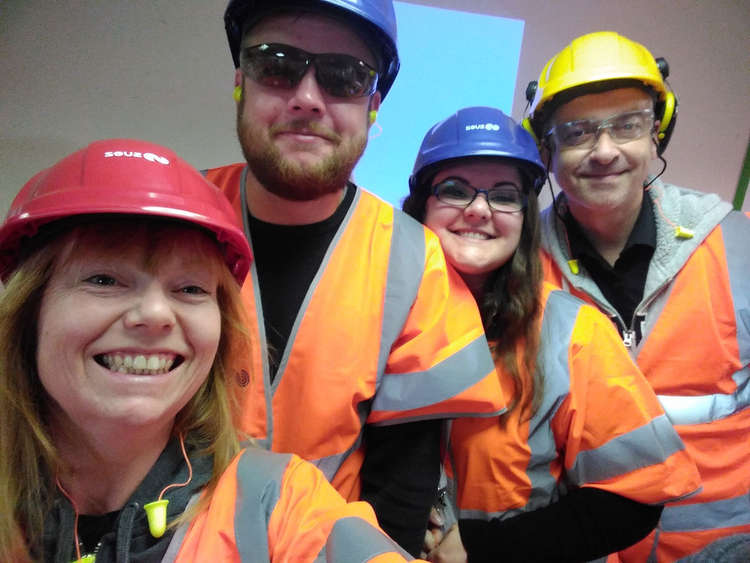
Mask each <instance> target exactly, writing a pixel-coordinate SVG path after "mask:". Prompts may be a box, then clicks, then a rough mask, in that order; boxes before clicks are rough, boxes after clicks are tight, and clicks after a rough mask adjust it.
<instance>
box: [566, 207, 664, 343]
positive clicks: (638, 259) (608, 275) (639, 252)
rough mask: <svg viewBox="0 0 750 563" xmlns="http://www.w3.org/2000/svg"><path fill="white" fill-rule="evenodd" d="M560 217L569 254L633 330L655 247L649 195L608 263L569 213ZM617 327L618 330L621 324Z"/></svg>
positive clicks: (654, 231) (654, 227)
mask: <svg viewBox="0 0 750 563" xmlns="http://www.w3.org/2000/svg"><path fill="white" fill-rule="evenodd" d="M564 221H565V226H566V228H567V230H568V240H569V242H570V253H571V255H572V257H573V258H576V259H578V260H579V262H580V263H581V265H582V266H583V267H585V268H586V270H587V271H588V273H589V274H590V275H591V277H592V279H593V280H594V282H596V285H598V286H599V289H600V290H601V291H602V293H603V294H604V297H606V298H607V301H609V302H610V303H611V304H612V306H613V307H614V308H615V309H616V310H617V312H618V313H620V316H621V317H622V319H623V321H625V323H626V324H627V325H628V327H633V326H635V329H636V331H637V332H640V330H639V329H640V327H639V326H637V325H638V324H640V323H634V322H633V314H634V313H635V308H636V307H637V306H638V304H639V303H640V302H641V299H643V289H644V287H645V286H646V275H647V274H648V266H649V263H650V262H651V257H652V256H653V255H654V249H655V248H656V223H655V222H654V210H653V209H652V207H651V200H650V199H649V197H648V196H646V195H645V194H644V196H643V203H642V204H641V211H640V213H638V218H637V219H636V221H635V225H633V230H632V231H631V232H630V236H629V237H628V240H627V242H626V243H625V248H623V250H622V252H621V253H620V256H619V257H618V258H617V261H616V262H615V265H614V266H610V265H609V263H608V262H607V261H606V260H605V259H604V258H602V256H601V254H599V253H598V252H597V251H596V249H595V248H594V246H593V245H592V244H591V241H589V239H588V238H587V237H586V235H585V234H584V232H583V230H582V228H581V227H580V225H579V224H578V222H577V221H576V220H575V219H574V218H573V216H572V215H571V214H570V213H567V214H566V215H565V219H564ZM618 328H619V329H620V330H622V327H618ZM638 339H640V334H638Z"/></svg>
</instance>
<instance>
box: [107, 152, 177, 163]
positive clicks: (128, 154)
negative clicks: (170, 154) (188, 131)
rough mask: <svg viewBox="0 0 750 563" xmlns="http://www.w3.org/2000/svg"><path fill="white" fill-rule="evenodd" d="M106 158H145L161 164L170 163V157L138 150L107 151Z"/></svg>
mask: <svg viewBox="0 0 750 563" xmlns="http://www.w3.org/2000/svg"><path fill="white" fill-rule="evenodd" d="M104 158H143V159H145V160H148V161H149V162H158V163H159V164H169V159H168V158H166V157H163V156H159V155H158V154H154V153H152V152H143V153H142V152H137V151H105V152H104Z"/></svg>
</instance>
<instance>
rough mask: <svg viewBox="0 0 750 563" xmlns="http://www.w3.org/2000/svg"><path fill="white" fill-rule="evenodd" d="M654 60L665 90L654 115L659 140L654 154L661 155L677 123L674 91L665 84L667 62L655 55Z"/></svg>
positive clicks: (667, 73)
mask: <svg viewBox="0 0 750 563" xmlns="http://www.w3.org/2000/svg"><path fill="white" fill-rule="evenodd" d="M654 60H655V62H656V66H657V67H658V69H659V74H661V77H662V80H663V81H664V88H665V89H666V90H667V93H666V95H665V96H664V101H663V102H659V103H658V104H657V107H656V109H657V116H656V117H657V119H658V120H659V131H657V137H658V140H659V142H658V144H657V146H656V154H658V155H660V156H661V153H663V152H664V149H666V148H667V143H669V139H670V137H672V132H673V131H674V126H675V123H677V96H675V95H674V92H672V90H671V89H669V85H668V84H667V78H668V77H669V63H668V62H667V60H666V59H665V58H664V57H657V58H656V59H654Z"/></svg>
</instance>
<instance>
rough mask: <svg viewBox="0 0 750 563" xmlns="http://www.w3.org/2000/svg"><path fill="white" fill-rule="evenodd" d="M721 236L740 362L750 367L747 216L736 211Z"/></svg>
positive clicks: (749, 220) (749, 224)
mask: <svg viewBox="0 0 750 563" xmlns="http://www.w3.org/2000/svg"><path fill="white" fill-rule="evenodd" d="M721 233H722V236H723V238H724V248H725V249H726V252H725V256H726V260H727V266H728V269H729V285H730V287H731V289H732V300H733V301H734V312H735V321H736V323H737V344H738V345H739V348H740V362H741V363H742V365H743V366H747V365H748V363H750V251H748V248H747V245H748V242H749V241H750V218H748V217H747V215H745V214H744V213H741V212H739V211H733V212H732V213H730V214H729V215H727V216H726V217H725V218H724V220H723V221H722V222H721Z"/></svg>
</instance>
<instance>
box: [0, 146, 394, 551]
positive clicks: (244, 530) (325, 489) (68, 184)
mask: <svg viewBox="0 0 750 563" xmlns="http://www.w3.org/2000/svg"><path fill="white" fill-rule="evenodd" d="M250 261H251V256H250V247H249V245H248V243H247V241H246V239H245V237H244V235H243V233H242V230H241V228H240V227H239V226H238V224H237V220H236V219H235V215H234V211H233V209H232V207H231V206H230V204H229V202H228V201H227V200H226V199H225V198H224V196H223V195H222V194H221V193H220V192H219V191H218V190H217V189H216V188H215V187H213V186H212V185H211V184H210V183H209V182H208V181H206V180H205V179H204V178H203V177H202V176H201V174H200V173H199V172H198V171H196V170H195V169H193V168H191V167H190V166H189V165H188V164H187V163H185V162H184V161H182V160H181V159H180V158H179V157H177V156H176V155H175V154H174V153H173V152H172V151H170V150H168V149H166V148H164V147H161V146H158V145H154V144H153V143H146V142H142V141H134V140H129V139H111V140H105V141H98V142H95V143H92V144H90V145H89V146H88V147H87V148H85V149H82V150H80V151H77V152H75V153H73V154H72V155H69V156H68V157H66V158H64V159H63V160H61V161H60V162H58V163H57V164H55V165H54V166H52V167H51V168H49V169H47V170H43V171H42V172H40V173H39V174H37V175H36V176H34V178H32V179H31V180H29V182H28V183H27V184H26V186H25V187H24V188H23V189H22V190H21V192H20V193H19V194H18V195H17V197H16V199H15V200H14V202H13V204H12V205H11V208H10V211H9V214H8V217H7V218H6V220H5V222H4V223H3V224H2V225H0V279H1V280H2V281H3V283H5V284H6V285H5V290H4V292H3V293H2V294H1V295H0V445H1V446H2V447H0V515H2V517H0V561H13V562H24V561H48V562H53V561H54V562H56V563H62V562H64V563H69V562H70V561H76V562H77V563H93V562H94V561H98V562H114V561H117V562H123V563H126V562H128V561H134V562H135V561H139V562H143V563H145V562H159V561H177V562H180V561H182V562H188V561H190V562H192V561H313V560H318V559H319V558H320V557H324V558H327V560H328V561H331V560H336V561H341V562H342V563H343V562H349V561H366V560H368V561H369V560H370V559H369V558H370V557H378V559H377V560H378V561H404V558H403V557H402V556H401V555H400V550H399V549H398V548H397V547H396V545H395V543H393V542H392V541H391V540H390V539H389V538H387V537H386V536H385V534H383V532H381V531H380V530H379V529H378V528H377V524H376V522H375V515H374V513H373V511H372V509H371V508H370V506H368V505H367V504H365V503H352V504H346V502H345V501H344V500H343V498H341V496H340V495H339V494H338V493H337V492H336V491H335V489H333V487H332V486H331V485H330V484H329V483H328V481H327V480H326V479H325V477H324V476H323V474H322V473H321V472H320V471H319V470H318V469H316V468H315V467H313V466H312V464H310V463H308V462H306V461H302V460H301V459H300V458H298V457H296V456H293V455H291V454H289V455H287V454H275V453H270V452H267V451H265V450H261V449H259V448H247V449H245V450H242V451H240V448H239V444H238V439H237V436H236V433H235V429H234V424H233V421H234V418H235V416H236V410H235V409H234V408H233V405H232V403H231V401H230V400H229V398H228V397H229V395H230V393H229V391H230V389H231V388H232V387H234V386H235V385H237V384H239V385H242V381H243V380H247V378H249V377H252V375H248V373H247V372H246V371H244V370H243V369H242V366H243V364H244V361H245V360H244V358H246V357H247V352H248V347H249V346H250V344H249V343H248V342H247V339H246V333H245V329H244V328H243V327H242V324H241V321H242V319H243V314H242V311H243V307H242V301H241V299H240V296H239V292H240V289H239V284H240V283H242V281H243V279H244V277H245V276H246V275H247V273H248V270H249V268H250Z"/></svg>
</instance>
